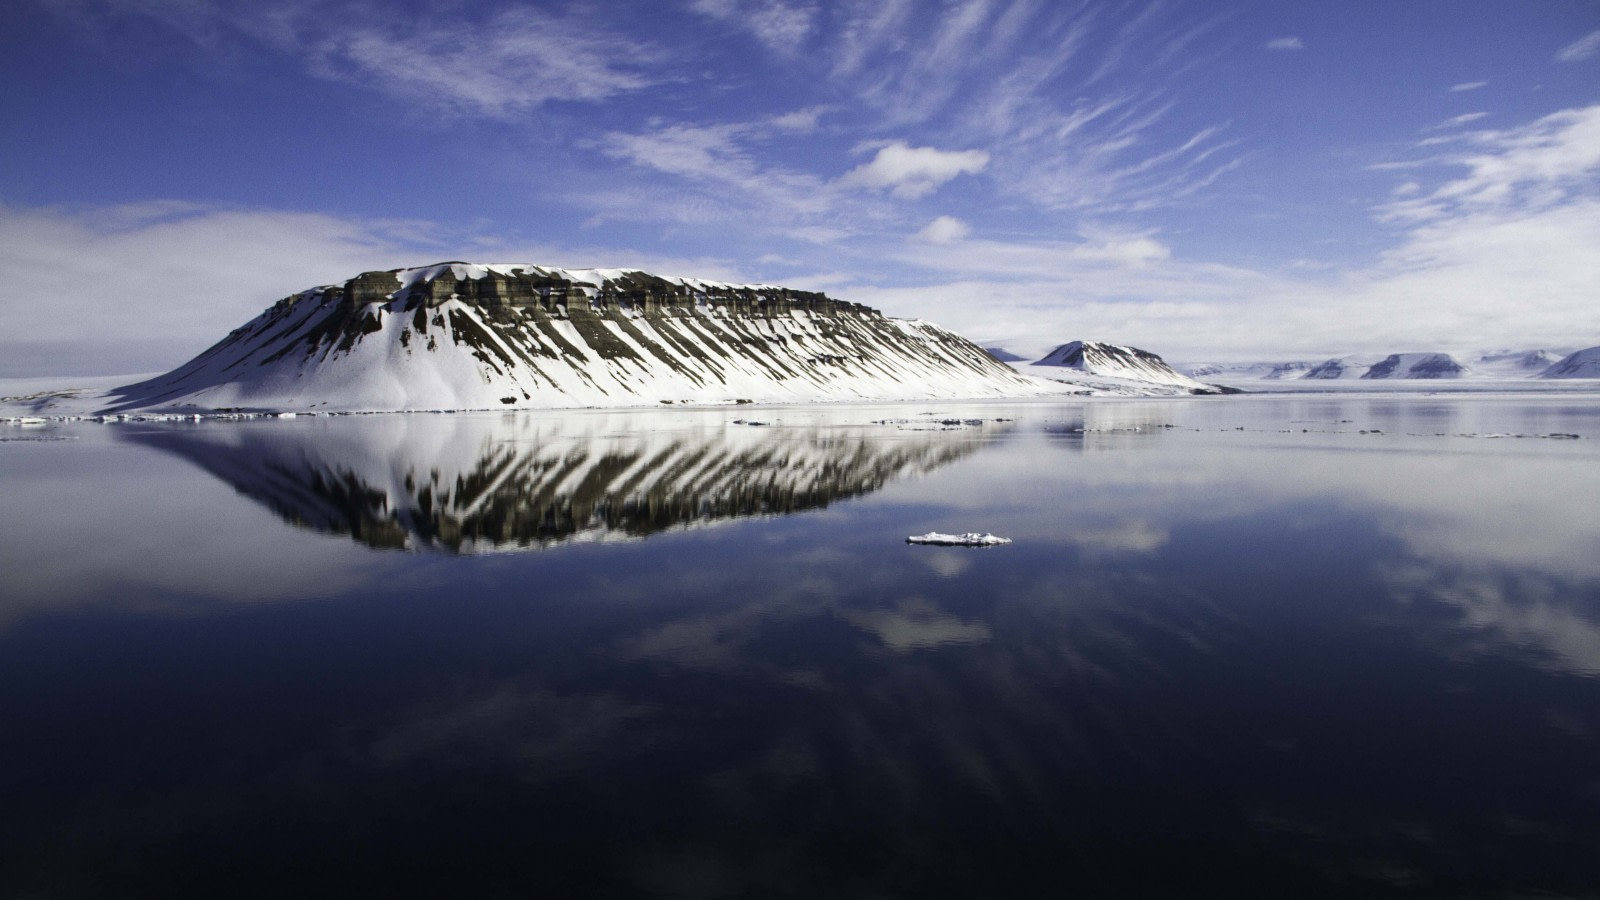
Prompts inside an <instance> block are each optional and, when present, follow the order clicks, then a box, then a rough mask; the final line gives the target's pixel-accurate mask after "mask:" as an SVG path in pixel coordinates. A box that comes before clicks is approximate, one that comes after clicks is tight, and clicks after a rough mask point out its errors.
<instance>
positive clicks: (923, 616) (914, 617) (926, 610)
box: [842, 597, 993, 652]
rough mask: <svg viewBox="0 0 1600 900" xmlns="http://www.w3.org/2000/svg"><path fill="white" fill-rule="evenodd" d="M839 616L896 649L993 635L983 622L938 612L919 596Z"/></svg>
mask: <svg viewBox="0 0 1600 900" xmlns="http://www.w3.org/2000/svg"><path fill="white" fill-rule="evenodd" d="M842 615H843V617H844V619H845V621H847V622H849V623H851V624H852V625H855V626H856V627H858V628H860V629H861V630H863V631H867V632H870V633H871V634H873V635H875V636H877V638H878V639H879V640H880V641H882V642H883V644H884V646H886V647H888V648H889V649H890V650H894V651H896V652H905V651H908V650H925V649H929V648H932V647H941V646H946V645H949V644H977V643H982V642H984V641H987V640H989V639H990V638H991V637H992V636H993V634H992V633H991V632H990V630H989V626H987V625H985V624H983V623H982V622H966V621H962V620H961V619H958V618H956V617H955V616H950V615H944V614H941V613H940V612H939V611H938V609H937V608H935V607H934V606H933V605H932V604H931V603H929V602H928V601H926V600H924V599H922V598H920V597H910V598H907V599H905V600H902V601H900V603H898V604H896V606H895V608H894V609H873V610H849V611H846V612H844V613H842Z"/></svg>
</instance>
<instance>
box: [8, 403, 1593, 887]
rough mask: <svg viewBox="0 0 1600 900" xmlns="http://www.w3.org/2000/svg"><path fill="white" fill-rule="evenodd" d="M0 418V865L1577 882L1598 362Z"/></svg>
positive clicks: (527, 874) (1587, 788)
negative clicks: (1359, 376)
mask: <svg viewBox="0 0 1600 900" xmlns="http://www.w3.org/2000/svg"><path fill="white" fill-rule="evenodd" d="M930 414H931V415H930ZM741 419H742V420H744V421H743V423H740V422H736V421H735V420H741ZM947 419H949V420H964V419H974V420H976V419H982V420H983V422H982V423H981V424H969V425H964V426H960V427H937V426H935V425H933V424H932V423H934V422H938V421H941V420H947ZM897 420H899V421H897ZM751 421H758V422H762V423H765V424H761V425H753V424H749V423H750V422H751ZM1514 434H1520V435H1530V436H1527V437H1510V436H1505V437H1491V436H1490V435H1514ZM1550 434H1576V435H1579V437H1578V439H1576V440H1574V439H1570V438H1552V437H1535V436H1532V435H1550ZM0 437H5V438H6V440H5V441H4V442H3V443H0V523H3V524H0V566H3V571H4V582H3V584H4V587H3V588H0V896H3V897H7V898H11V897H17V898H21V897H131V896H227V897H237V896H283V895H298V896H307V895H310V896H392V895H397V894H400V895H405V894H415V895H452V896H517V897H523V896H526V897H539V896H621V897H635V896H637V897H673V898H678V897H682V898H689V897H759V896H795V897H816V896H830V897H921V896H934V895H948V896H978V895H985V896H1001V895H1022V896H1039V895H1048V896H1071V895H1076V896H1118V897H1125V896H1192V895H1194V894H1196V893H1200V892H1202V891H1204V890H1208V889H1209V890H1210V891H1212V892H1216V891H1224V892H1226V891H1232V892H1234V893H1235V894H1238V895H1241V896H1246V895H1247V896H1285V897H1287V896H1484V897H1501V896H1504V897H1525V896H1548V895H1556V896H1574V897H1594V896H1597V893H1596V892H1597V886H1600V398H1587V399H1586V398H1581V397H1580V398H1574V397H1570V396H1565V397H1545V398H1541V397H1528V396H1521V397H1515V398H1496V397H1450V398H1440V397H1414V398H1403V397H1391V396H1384V397H1378V398H1360V397H1316V396H1299V397H1286V398H1222V399H1216V400H1188V401H1139V402H1091V403H1076V404H1069V403H1053V404H985V405H981V406H980V405H973V406H963V405H953V404H937V405H928V404H924V405H913V406H877V407H873V406H854V407H828V408H775V409H774V408H768V409H752V408H746V407H740V408H737V409H732V410H707V411H695V410H674V411H663V412H640V413H616V412H580V413H561V414H544V415H499V414H493V415H490V414H484V415H458V416H429V415H414V416H375V417H347V418H334V419H325V418H318V419H304V418H302V419H295V420H273V421H248V422H214V423H183V424H178V423H165V424H161V423H142V424H141V423H123V424H117V425H89V424H85V425H82V426H70V427H69V426H52V427H48V428H44V429H26V430H24V429H18V428H8V429H6V430H5V431H4V433H3V434H0ZM24 437H25V438H29V440H19V438H24ZM56 438H61V440H55V439H56ZM931 530H938V531H947V532H961V531H991V532H994V533H996V534H1000V535H1004V536H1006V537H1010V538H1012V539H1014V541H1015V543H1013V544H1011V545H1008V546H1003V547H997V548H988V549H962V548H940V547H922V546H909V545H907V544H905V543H904V538H905V536H907V535H911V534H920V533H923V532H926V531H931Z"/></svg>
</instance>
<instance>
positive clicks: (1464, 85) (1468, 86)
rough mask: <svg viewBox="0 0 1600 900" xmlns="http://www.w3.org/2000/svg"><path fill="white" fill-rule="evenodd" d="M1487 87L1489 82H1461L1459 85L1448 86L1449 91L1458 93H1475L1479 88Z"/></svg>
mask: <svg viewBox="0 0 1600 900" xmlns="http://www.w3.org/2000/svg"><path fill="white" fill-rule="evenodd" d="M1488 86H1489V82H1487V81H1463V82H1461V83H1460V84H1452V85H1450V90H1452V91H1454V92H1456V93H1460V92H1462V91H1475V90H1477V89H1479V88H1482V87H1488Z"/></svg>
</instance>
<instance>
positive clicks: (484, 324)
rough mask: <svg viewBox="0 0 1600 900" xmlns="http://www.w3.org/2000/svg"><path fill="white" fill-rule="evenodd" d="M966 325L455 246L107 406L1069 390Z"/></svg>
mask: <svg viewBox="0 0 1600 900" xmlns="http://www.w3.org/2000/svg"><path fill="white" fill-rule="evenodd" d="M1065 390H1066V389H1065V388H1063V387H1061V386H1060V385H1057V384H1052V383H1051V382H1048V381H1043V380H1037V379H1031V378H1028V377H1026V376H1023V375H1020V374H1018V373H1017V372H1016V371H1014V370H1013V369H1012V368H1010V367H1009V366H1006V365H1004V364H1002V363H1000V362H999V361H997V360H995V359H994V358H993V357H991V356H989V355H988V354H987V353H985V352H984V351H983V350H982V349H980V348H979V347H977V346H976V345H974V344H972V343H971V342H970V341H968V340H966V339H965V338H963V337H961V336H960V335H958V334H955V333H954V332H951V331H948V330H945V329H943V328H940V327H939V326H937V325H933V324H930V323H927V322H921V321H915V320H903V319H890V318H887V317H885V316H883V315H881V314H879V313H878V312H877V311H876V310H873V309H871V308H869V307H866V306H862V305H860V304H856V303H849V302H846V301H841V300H836V299H833V298H830V297H827V296H826V295H823V294H821V293H816V292H811V291H799V290H793V289H789V288H784V287H780V286H776V285H762V284H758V285H738V284H726V283H722V282H715V281H707V280H703V279H695V278H682V277H671V278H666V277H662V276H658V275H652V274H650V273H648V272H642V271H637V270H630V269H560V268H553V267H544V266H534V265H509V264H500V265H475V264H470V263H461V262H450V263H440V264H437V265H432V266H423V267H417V268H409V269H396V270H390V271H383V272H366V273H363V274H361V275H358V276H356V277H355V278H352V279H350V280H349V281H346V282H344V283H343V284H337V285H326V286H323V287H319V288H313V289H310V290H307V291H302V292H300V293H298V294H295V295H293V296H291V297H288V298H285V299H284V300H281V301H279V302H278V303H277V304H275V305H274V306H272V307H271V308H270V309H268V310H267V311H266V312H264V313H262V314H261V315H260V316H258V317H257V318H256V319H254V320H252V321H251V322H249V323H247V324H246V325H245V326H243V327H242V328H239V329H237V330H235V331H234V332H232V333H231V334H229V335H228V336H227V337H226V338H225V339H224V340H222V341H221V342H220V343H218V344H216V345H215V346H213V347H212V348H211V349H209V350H207V351H206V352H205V353H203V354H201V355H200V356H198V357H196V358H195V359H193V360H191V361H190V362H188V363H186V364H185V365H183V366H181V367H179V368H178V369H175V370H174V371H172V372H169V373H167V374H165V375H162V376H159V377H157V378H153V379H150V380H148V381H144V382H140V383H138V384H134V385H128V386H126V387H123V388H119V389H117V390H116V391H115V392H113V393H114V396H113V398H112V402H111V403H110V404H109V406H108V407H107V409H108V410H109V411H114V412H122V411H130V410H155V411H176V412H202V413H204V412H215V411H219V410H233V409H276V410H289V411H294V410H300V411H340V410H343V411H350V410H364V411H365V410H372V411H377V410H415V409H441V408H442V409H486V408H494V409H499V408H556V407H581V406H638V405H648V404H653V403H734V402H738V401H754V402H799V401H817V400H900V399H907V400H909V399H934V398H982V397H1017V396H1034V395H1044V394H1053V393H1062V392H1063V391H1065Z"/></svg>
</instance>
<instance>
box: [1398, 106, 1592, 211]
mask: <svg viewBox="0 0 1600 900" xmlns="http://www.w3.org/2000/svg"><path fill="white" fill-rule="evenodd" d="M1465 140H1466V141H1467V142H1468V145H1469V147H1470V148H1471V149H1470V150H1468V151H1466V152H1463V153H1461V154H1458V155H1455V156H1451V157H1445V158H1440V159H1435V160H1430V162H1432V163H1434V164H1437V165H1446V166H1449V167H1452V168H1464V169H1466V170H1467V173H1466V174H1465V175H1464V176H1462V177H1458V178H1454V179H1451V180H1449V181H1446V182H1444V183H1443V184H1441V185H1440V186H1439V187H1437V188H1436V189H1435V190H1433V191H1432V192H1429V193H1427V194H1426V195H1423V196H1419V197H1416V198H1413V199H1408V200H1404V201H1400V202H1396V203H1392V204H1389V205H1388V206H1386V207H1384V208H1383V209H1382V210H1381V213H1382V217H1383V218H1384V219H1385V220H1387V221H1398V222H1423V221H1430V220H1438V219H1441V218H1444V217H1447V216H1453V215H1468V214H1476V213H1492V214H1496V215H1516V214H1525V213H1528V212H1532V211H1537V210H1540V209H1545V208H1550V207H1553V206H1556V205H1559V204H1561V203H1563V202H1566V201H1568V200H1571V199H1574V198H1576V197H1580V196H1584V197H1588V198H1590V199H1594V198H1595V197H1596V196H1597V195H1600V191H1596V187H1595V184H1594V176H1595V175H1596V173H1597V171H1600V105H1596V106H1590V107H1587V108H1584V109H1567V110H1562V111H1560V112H1556V113H1552V114H1550V115H1548V116H1545V117H1544V118H1542V119H1539V120H1538V121H1536V122H1533V123H1532V124H1530V125H1527V126H1524V127H1521V128H1513V129H1507V130H1503V131H1483V132H1477V133H1474V134H1470V135H1467V136H1466V138H1465Z"/></svg>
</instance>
